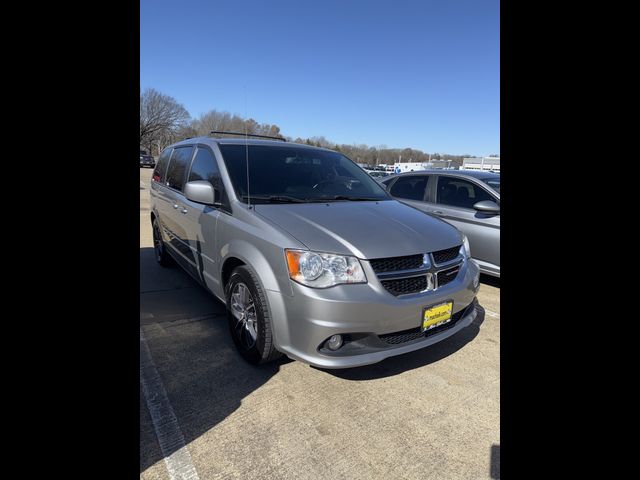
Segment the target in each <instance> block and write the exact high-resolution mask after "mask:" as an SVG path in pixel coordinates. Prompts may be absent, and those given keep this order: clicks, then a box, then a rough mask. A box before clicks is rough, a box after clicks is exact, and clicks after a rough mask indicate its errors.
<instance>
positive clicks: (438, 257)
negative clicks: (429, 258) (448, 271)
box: [431, 245, 460, 265]
mask: <svg viewBox="0 0 640 480" xmlns="http://www.w3.org/2000/svg"><path fill="white" fill-rule="evenodd" d="M459 253H460V245H458V246H457V247H453V248H447V249H445V250H438V251H437V252H433V253H432V254H431V255H433V261H434V262H435V263H436V265H441V264H443V263H447V262H450V261H451V260H453V259H454V258H456V257H457V256H458V254H459Z"/></svg>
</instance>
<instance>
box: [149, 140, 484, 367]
mask: <svg viewBox="0 0 640 480" xmlns="http://www.w3.org/2000/svg"><path fill="white" fill-rule="evenodd" d="M151 222H152V225H153V238H154V249H155V254H156V258H157V260H158V262H159V263H160V264H161V265H163V266H166V265H170V264H172V263H174V262H175V263H178V264H179V265H180V266H181V267H183V268H184V269H185V270H186V271H187V272H189V273H190V274H191V275H192V276H193V278H195V279H196V280H197V281H198V282H199V283H200V284H201V285H202V286H204V287H205V288H206V289H207V290H209V291H210V292H211V293H212V294H213V295H215V296H216V297H217V298H218V299H219V300H221V301H222V302H224V304H225V305H226V309H227V313H228V315H227V316H228V321H229V330H230V333H231V336H232V338H233V341H234V343H235V344H236V346H237V348H238V350H239V352H240V353H241V354H242V356H243V357H244V358H245V359H246V360H247V361H249V362H251V363H253V364H259V363H263V362H266V361H269V360H273V359H275V358H277V357H278V356H280V355H282V354H285V355H287V356H289V357H290V358H292V359H296V360H300V361H302V362H306V363H308V364H311V365H314V366H318V367H325V368H345V367H353V366H359V365H366V364H370V363H375V362H378V361H380V360H383V359H384V358H387V357H390V356H393V355H399V354H402V353H406V352H410V351H413V350H416V349H419V348H423V347H426V346H428V345H431V344H433V343H436V342H439V341H441V340H443V339H445V338H447V337H449V336H451V335H454V334H455V333H456V332H458V331H459V330H461V329H463V328H465V327H467V326H468V325H470V324H471V322H472V321H473V320H474V318H475V317H476V315H477V311H476V301H475V297H476V293H477V291H478V287H479V268H478V265H477V264H476V263H475V262H474V261H473V260H472V259H471V258H470V252H469V244H468V241H467V240H466V238H465V237H464V235H462V234H460V232H458V231H457V230H456V229H455V228H454V227H452V226H451V225H449V224H447V223H446V222H443V221H442V220H440V219H437V218H432V217H430V216H427V215H424V214H423V213H422V212H420V211H418V210H416V209H415V208H412V207H410V206H407V205H405V204H403V203H400V202H398V201H396V200H394V199H393V198H392V197H391V196H389V194H388V193H387V192H386V191H385V190H384V188H383V187H382V186H381V185H380V184H378V183H377V182H376V181H375V180H374V179H372V178H371V177H370V176H369V175H368V174H367V173H366V172H365V171H364V170H362V169H361V168H360V167H358V166H357V165H356V164H355V163H354V162H352V161H351V160H350V159H348V158H347V157H345V156H344V155H342V154H341V153H338V152H335V151H332V150H327V149H323V148H317V147H310V146H307V145H299V144H292V143H288V142H284V141H277V140H276V141H272V140H256V139H248V138H240V139H231V138H224V139H220V138H211V137H199V138H192V139H188V140H185V141H182V142H179V143H176V144H174V145H172V146H170V147H168V148H166V149H165V150H164V151H163V152H162V154H161V155H160V157H159V159H158V161H157V165H156V168H155V170H154V172H153V179H152V182H151Z"/></svg>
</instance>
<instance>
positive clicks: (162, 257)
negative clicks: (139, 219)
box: [152, 218, 173, 267]
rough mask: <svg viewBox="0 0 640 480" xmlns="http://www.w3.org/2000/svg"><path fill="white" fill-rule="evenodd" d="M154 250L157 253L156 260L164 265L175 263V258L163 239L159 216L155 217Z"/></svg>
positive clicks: (153, 225)
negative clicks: (170, 253)
mask: <svg viewBox="0 0 640 480" xmlns="http://www.w3.org/2000/svg"><path fill="white" fill-rule="evenodd" d="M152 227H153V251H154V253H155V255H156V261H157V262H158V263H159V264H160V265H161V266H163V267H168V266H170V265H171V264H172V263H173V259H172V258H171V255H169V252H167V248H166V247H165V245H164V241H163V240H162V233H161V232H160V222H158V219H157V218H154V219H153V223H152Z"/></svg>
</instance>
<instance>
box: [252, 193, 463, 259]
mask: <svg viewBox="0 0 640 480" xmlns="http://www.w3.org/2000/svg"><path fill="white" fill-rule="evenodd" d="M255 211H256V213H257V214H259V215H261V216H263V217H265V218H266V219H268V220H270V221H271V222H273V223H275V224H276V225H278V226H279V227H280V228H282V229H283V230H285V231H286V232H287V233H289V234H291V235H292V236H294V237H295V238H296V239H297V240H299V241H300V242H302V243H303V244H305V245H306V246H307V247H308V248H309V249H310V250H316V251H320V252H328V253H338V254H345V255H355V256H356V257H358V258H362V259H373V258H385V257H399V256H404V255H415V254H417V253H426V252H432V251H436V250H444V249H445V248H451V247H454V246H456V245H461V244H462V239H461V235H460V233H459V232H458V231H457V230H456V229H455V228H454V227H452V226H451V225H449V224H448V223H446V222H444V221H442V220H440V219H438V218H434V217H432V216H430V215H427V214H426V213H423V212H421V211H419V210H416V209H415V208H413V207H410V206H408V205H405V204H403V203H400V202H398V201H395V200H385V201H380V202H370V201H369V202H348V201H347V202H330V203H292V204H274V205H262V204H261V205H255Z"/></svg>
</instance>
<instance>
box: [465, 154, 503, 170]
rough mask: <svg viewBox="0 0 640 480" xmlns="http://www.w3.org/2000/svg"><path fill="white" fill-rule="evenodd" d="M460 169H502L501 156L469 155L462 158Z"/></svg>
mask: <svg viewBox="0 0 640 480" xmlns="http://www.w3.org/2000/svg"><path fill="white" fill-rule="evenodd" d="M460 170H489V171H497V172H499V171H500V157H468V158H465V159H464V160H462V167H460Z"/></svg>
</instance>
